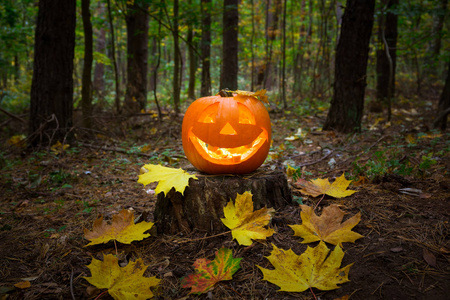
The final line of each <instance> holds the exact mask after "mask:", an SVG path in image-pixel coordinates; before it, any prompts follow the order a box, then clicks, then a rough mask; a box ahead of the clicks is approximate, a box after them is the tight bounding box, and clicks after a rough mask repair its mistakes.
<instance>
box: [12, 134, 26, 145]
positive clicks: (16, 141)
mask: <svg viewBox="0 0 450 300" xmlns="http://www.w3.org/2000/svg"><path fill="white" fill-rule="evenodd" d="M26 138H27V137H26V136H25V135H23V134H21V135H15V136H12V137H11V138H10V139H9V140H8V144H10V145H14V146H16V147H19V148H24V147H25V146H26V143H25V140H26Z"/></svg>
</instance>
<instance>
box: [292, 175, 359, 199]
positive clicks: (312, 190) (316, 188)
mask: <svg viewBox="0 0 450 300" xmlns="http://www.w3.org/2000/svg"><path fill="white" fill-rule="evenodd" d="M350 182H352V181H351V180H347V179H345V176H344V173H342V175H341V176H340V177H338V178H336V180H335V181H334V182H333V184H330V182H329V181H328V179H320V178H318V179H313V180H310V181H306V180H304V179H302V178H300V179H299V180H298V181H297V182H296V183H295V184H296V185H297V186H299V187H301V188H302V189H301V190H300V192H301V193H302V194H305V195H310V196H313V197H317V196H319V195H322V194H327V195H329V196H331V197H335V198H344V197H347V196H350V195H352V194H353V193H355V192H356V191H353V190H347V188H348V186H349V185H350Z"/></svg>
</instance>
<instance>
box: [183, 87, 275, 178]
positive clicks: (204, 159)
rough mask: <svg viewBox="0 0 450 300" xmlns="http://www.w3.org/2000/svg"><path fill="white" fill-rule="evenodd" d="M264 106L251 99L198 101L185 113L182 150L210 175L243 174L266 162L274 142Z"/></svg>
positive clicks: (221, 98) (208, 99) (236, 97)
mask: <svg viewBox="0 0 450 300" xmlns="http://www.w3.org/2000/svg"><path fill="white" fill-rule="evenodd" d="M271 134H272V132H271V127H270V117H269V113H268V112H267V110H266V108H265V107H264V104H263V103H262V102H261V101H259V100H257V99H255V98H254V97H250V96H242V95H236V96H234V97H221V96H211V97H204V98H200V99H197V100H196V101H194V102H193V103H192V104H191V105H190V106H189V108H188V109H187V111H186V114H185V115H184V119H183V126H182V140H183V149H184V153H185V154H186V157H187V158H188V159H189V161H190V162H191V163H192V164H193V165H194V166H195V167H196V168H197V169H199V170H201V171H203V172H206V173H209V174H225V173H229V174H244V173H250V172H252V171H254V170H256V169H257V168H258V167H259V166H260V165H261V164H262V163H263V162H264V160H265V159H266V157H267V154H268V153H269V148H270V141H271Z"/></svg>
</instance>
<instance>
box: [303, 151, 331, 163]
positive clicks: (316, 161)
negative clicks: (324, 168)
mask: <svg viewBox="0 0 450 300" xmlns="http://www.w3.org/2000/svg"><path fill="white" fill-rule="evenodd" d="M333 153H334V150H331V151H330V152H329V153H328V154H327V155H325V156H323V157H322V158H320V159H318V160H315V161H307V162H305V163H302V164H300V165H299V167H305V166H310V165H314V164H317V163H319V162H321V161H322V160H324V159H325V158H327V157H328V156H330V155H331V154H333Z"/></svg>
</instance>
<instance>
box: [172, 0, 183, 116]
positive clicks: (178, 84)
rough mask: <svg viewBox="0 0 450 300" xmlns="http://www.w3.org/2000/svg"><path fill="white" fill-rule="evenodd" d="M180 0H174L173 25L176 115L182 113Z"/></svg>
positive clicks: (174, 101) (174, 102)
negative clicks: (179, 39)
mask: <svg viewBox="0 0 450 300" xmlns="http://www.w3.org/2000/svg"><path fill="white" fill-rule="evenodd" d="M178 8H179V3H178V0H174V1H173V25H172V35H173V45H174V46H173V48H174V49H173V51H174V53H173V56H174V57H173V60H174V67H173V104H174V109H175V115H178V114H179V113H180V90H181V80H180V79H181V76H180V75H181V74H180V70H181V53H180V45H179V43H178V32H179V31H178Z"/></svg>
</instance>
